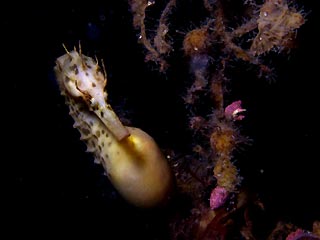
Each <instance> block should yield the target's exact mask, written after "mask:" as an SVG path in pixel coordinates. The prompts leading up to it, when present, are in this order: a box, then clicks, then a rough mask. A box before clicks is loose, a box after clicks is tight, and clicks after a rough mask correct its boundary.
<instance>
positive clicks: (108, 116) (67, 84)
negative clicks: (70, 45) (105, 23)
mask: <svg viewBox="0 0 320 240" xmlns="http://www.w3.org/2000/svg"><path fill="white" fill-rule="evenodd" d="M54 70H55V73H56V76H57V80H58V84H59V87H60V91H61V93H62V95H65V96H67V97H69V98H73V99H74V100H75V102H78V101H79V100H80V99H83V101H84V102H85V103H86V105H87V106H88V111H92V112H94V113H95V114H96V115H97V116H98V117H99V119H100V120H101V121H102V122H103V123H104V124H105V125H106V127H107V128H108V129H109V130H110V131H111V132H112V133H113V134H114V135H115V137H116V138H117V139H118V140H121V139H123V138H125V137H128V136H129V132H128V130H127V129H126V128H125V127H124V126H123V125H122V123H121V122H120V120H119V119H118V117H117V115H116V114H115V112H114V111H113V110H112V108H111V106H110V105H109V104H108V103H107V92H106V91H105V87H106V84H107V78H106V76H105V74H103V73H102V71H101V68H100V67H99V65H98V63H97V61H94V60H93V59H92V58H90V57H87V56H85V55H83V54H82V53H81V50H80V51H79V52H78V51H76V50H73V51H71V52H69V51H67V53H66V54H64V55H62V56H61V57H59V58H58V59H57V60H56V66H55V68H54Z"/></svg>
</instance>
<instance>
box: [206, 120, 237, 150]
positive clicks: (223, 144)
mask: <svg viewBox="0 0 320 240" xmlns="http://www.w3.org/2000/svg"><path fill="white" fill-rule="evenodd" d="M235 137H236V135H235V130H234V129H233V127H231V126H229V125H227V124H225V123H220V124H219V126H218V127H217V128H216V130H215V131H214V132H213V133H212V134H211V136H210V143H211V147H212V149H214V151H215V153H216V154H217V155H223V156H225V155H229V154H230V152H232V150H233V149H234V147H235Z"/></svg>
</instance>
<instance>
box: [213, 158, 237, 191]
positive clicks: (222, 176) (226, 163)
mask: <svg viewBox="0 0 320 240" xmlns="http://www.w3.org/2000/svg"><path fill="white" fill-rule="evenodd" d="M213 173H214V177H215V178H216V179H217V185H218V186H220V187H224V188H225V189H227V191H229V192H234V191H236V187H237V186H238V185H239V183H240V179H241V178H240V177H239V175H238V170H237V168H236V167H235V165H234V164H233V163H232V162H231V160H230V156H220V157H219V158H218V161H217V163H216V165H215V167H214V170H213Z"/></svg>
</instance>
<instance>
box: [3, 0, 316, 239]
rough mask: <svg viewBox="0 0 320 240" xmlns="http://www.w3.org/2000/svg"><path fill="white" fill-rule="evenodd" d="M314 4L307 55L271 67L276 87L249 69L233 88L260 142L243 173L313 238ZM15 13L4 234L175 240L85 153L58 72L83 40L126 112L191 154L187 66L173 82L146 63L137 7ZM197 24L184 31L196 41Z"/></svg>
mask: <svg viewBox="0 0 320 240" xmlns="http://www.w3.org/2000/svg"><path fill="white" fill-rule="evenodd" d="M178 2H179V1H178ZM191 2H192V1H186V2H185V5H184V4H182V3H179V4H178V7H180V6H181V8H183V9H185V11H189V12H190V13H194V11H193V9H192V8H190V9H189V10H188V7H186V6H187V5H188V4H190V5H191ZM314 2H316V1H311V0H309V1H307V0H306V1H298V2H297V4H298V6H300V7H301V6H303V9H304V11H305V12H306V13H307V22H306V23H305V24H304V25H303V26H302V27H301V28H300V29H299V31H298V48H297V49H294V50H293V51H292V52H291V53H290V54H289V56H285V57H284V56H283V55H279V56H277V54H272V55H271V56H272V58H271V57H270V59H271V60H270V62H271V64H273V65H274V67H275V69H276V72H277V78H276V81H275V82H273V83H269V82H267V81H264V80H263V79H257V78H254V77H252V76H251V75H250V74H248V73H246V71H245V70H244V71H243V72H242V71H241V70H240V71H239V72H235V73H234V74H235V75H234V76H233V77H234V78H233V79H235V80H233V81H234V82H233V83H232V84H231V89H230V90H231V95H230V97H231V98H233V99H234V100H237V99H242V100H243V103H244V106H245V108H246V109H247V114H246V119H245V120H244V122H243V128H244V133H245V134H246V135H248V136H249V137H250V138H251V139H253V144H252V146H250V147H249V148H247V149H246V152H245V153H243V154H242V157H243V159H241V161H239V163H238V165H239V168H240V173H241V174H242V176H243V177H244V184H245V185H247V186H248V187H249V188H250V189H252V191H253V192H258V194H259V196H260V197H261V198H262V199H263V200H264V202H265V205H266V208H267V211H268V216H269V217H270V222H271V223H272V224H273V223H275V222H276V221H277V220H284V221H287V222H292V223H294V224H297V225H299V226H302V227H303V228H307V229H309V230H311V225H312V222H313V221H314V220H316V219H318V220H320V207H319V203H320V197H319V196H318V195H319V183H320V180H319V177H318V175H319V168H318V165H319V164H318V162H319V160H320V158H319V152H318V149H319V140H318V138H319V135H318V134H319V125H318V121H319V120H318V117H317V115H318V109H319V99H318V96H319V91H318V87H317V82H318V80H319V66H318V65H319V43H318V42H319V41H318V39H317V36H318V34H319V11H318V8H316V6H315V3H314ZM10 5H12V4H10V3H9V5H8V6H7V7H2V14H1V32H2V34H1V42H2V44H1V53H2V61H1V65H2V66H1V73H2V75H1V86H2V87H1V97H2V98H3V99H2V113H1V116H2V120H3V124H2V125H3V127H2V132H3V134H2V136H3V138H2V146H3V147H2V151H3V152H2V157H1V175H2V176H3V177H4V179H3V181H2V182H3V183H4V187H3V191H2V199H3V200H4V201H3V204H2V206H3V212H2V213H1V216H2V217H3V218H4V219H3V220H4V222H5V223H6V224H5V225H4V226H3V227H4V228H5V229H7V230H9V233H10V236H11V237H12V238H13V237H14V236H16V235H19V236H24V237H26V236H30V237H41V238H43V239H47V238H48V236H53V235H55V236H59V238H61V237H67V236H71V237H73V236H74V237H76V236H84V234H90V239H94V238H95V237H94V236H95V235H97V236H98V235H100V236H101V235H102V236H104V238H105V239H122V238H123V239H124V238H125V236H127V235H128V234H129V236H130V237H131V238H132V239H135V238H137V239H167V238H168V237H167V227H168V226H167V222H166V217H167V216H168V215H167V213H166V211H158V210H140V209H136V208H134V207H132V206H130V205H128V204H126V203H125V202H124V201H123V200H122V199H121V197H120V196H119V195H118V194H117V192H116V191H115V190H114V189H113V187H112V186H111V185H110V183H109V182H108V180H107V178H106V176H104V175H103V170H102V168H101V166H98V165H95V164H94V163H93V160H92V157H91V155H90V154H87V153H85V146H84V144H83V143H82V142H80V140H79V134H78V132H77V131H76V130H75V129H73V128H72V124H73V121H72V119H71V117H69V116H68V109H67V108H66V106H65V105H64V100H63V98H62V97H61V96H60V94H59V91H58V87H57V85H56V82H55V78H54V74H53V71H52V70H53V67H54V64H55V59H56V58H57V57H59V56H61V55H62V54H64V53H65V52H64V49H63V47H62V43H64V44H65V45H66V46H67V48H68V49H72V48H73V46H74V45H76V46H77V45H78V42H79V40H81V44H82V49H83V52H84V53H85V54H86V55H88V56H94V55H97V56H98V58H103V59H104V62H105V65H106V70H107V74H108V93H109V99H110V103H111V105H112V106H113V107H114V109H115V110H116V112H117V113H118V114H119V115H120V116H121V117H124V118H128V119H130V121H131V124H132V125H134V126H136V127H140V128H142V129H144V130H145V131H146V132H148V133H149V134H150V135H152V136H153V137H154V138H155V139H156V140H157V142H158V143H159V145H160V147H161V148H163V149H173V150H174V151H176V152H178V153H183V152H190V147H191V142H192V138H191V137H190V133H189V132H188V131H187V130H186V129H187V115H188V112H187V110H186V108H185V106H184V104H183V101H182V96H183V94H184V93H185V90H186V88H187V87H188V86H189V85H190V84H191V82H190V80H191V77H190V74H189V73H188V71H186V68H185V66H184V65H183V64H181V65H179V64H174V63H173V69H171V70H170V71H169V72H168V73H167V74H159V73H158V72H157V71H156V69H155V68H154V66H153V65H152V64H145V63H144V54H143V51H142V47H141V46H140V45H138V44H137V38H138V33H137V32H136V31H134V30H133V28H132V22H131V21H132V15H131V13H130V12H129V6H128V5H127V2H126V1H104V2H103V3H100V4H88V3H86V4H83V5H82V4H79V3H78V4H76V5H73V6H64V5H59V6H58V4H53V3H50V4H47V3H46V4H44V3H42V4H34V5H28V6H21V5H17V6H10ZM157 17H158V15H156V17H154V18H155V19H156V18H157ZM180 17H181V16H180ZM198 17H199V16H198ZM150 19H151V20H150V21H151V22H152V21H155V19H152V17H151V18H150ZM196 19H199V18H196ZM197 24H198V23H197V22H196V20H195V22H185V25H183V26H173V27H174V28H176V29H177V30H181V31H187V30H190V29H192V28H193V27H194V25H197ZM177 41H181V39H180V40H179V39H178V40H177ZM179 54H180V55H179ZM177 55H178V56H181V52H179V50H178V52H177ZM273 58H274V59H273ZM182 59H183V58H182ZM173 60H174V59H173ZM179 61H181V60H179ZM182 62H183V60H182ZM152 69H153V70H152ZM183 70H185V71H184V72H183ZM241 74H243V75H241ZM261 170H263V173H262V171H261ZM267 220H269V219H267ZM263 221H266V219H264V220H263ZM272 224H271V225H272Z"/></svg>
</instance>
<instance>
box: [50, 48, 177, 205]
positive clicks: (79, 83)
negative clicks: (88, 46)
mask: <svg viewBox="0 0 320 240" xmlns="http://www.w3.org/2000/svg"><path fill="white" fill-rule="evenodd" d="M54 71H55V75H56V79H57V82H58V85H59V89H60V92H61V95H63V96H64V98H65V103H66V105H67V106H68V107H69V110H70V111H69V114H70V116H71V117H72V118H73V120H74V125H73V126H74V128H77V129H78V130H79V132H80V134H81V137H80V139H81V140H82V141H84V142H85V143H86V145H87V151H88V152H91V153H93V155H94V158H95V161H96V162H98V163H101V164H102V166H103V167H104V170H105V171H106V175H107V177H108V178H109V180H110V182H111V183H112V184H113V185H114V187H115V188H116V189H117V190H118V192H119V193H120V195H122V197H123V198H124V199H126V200H127V201H128V202H129V203H131V204H133V205H135V206H137V207H143V208H148V207H156V206H158V205H162V204H164V203H166V202H167V201H168V199H169V198H170V195H171V193H172V189H173V188H172V186H173V178H172V173H171V169H170V166H169V164H168V162H167V159H166V158H165V157H164V155H163V153H162V152H161V150H160V148H159V147H158V145H157V144H156V142H155V140H154V139H153V138H152V137H151V136H150V135H149V134H147V133H146V132H144V131H143V130H141V129H139V128H135V127H129V126H124V125H123V124H122V122H121V121H120V120H119V118H118V116H117V115H116V113H115V112H114V110H113V109H112V107H111V106H110V104H108V102H107V92H106V91H105V88H106V84H107V77H106V73H105V71H103V70H102V69H101V67H100V66H99V64H98V61H96V60H93V59H92V58H90V57H88V56H85V55H84V54H82V52H81V48H80V49H79V51H77V50H76V49H74V50H73V51H70V52H69V51H68V50H66V54H64V55H62V56H60V57H59V58H57V59H56V65H55V66H54Z"/></svg>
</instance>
